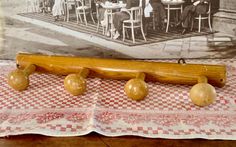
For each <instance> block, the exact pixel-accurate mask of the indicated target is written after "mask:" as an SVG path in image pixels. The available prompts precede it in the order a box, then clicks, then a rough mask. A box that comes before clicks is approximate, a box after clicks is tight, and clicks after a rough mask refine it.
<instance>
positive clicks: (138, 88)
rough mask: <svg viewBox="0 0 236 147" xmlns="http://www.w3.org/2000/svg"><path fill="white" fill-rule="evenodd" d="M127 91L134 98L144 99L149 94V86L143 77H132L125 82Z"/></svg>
mask: <svg viewBox="0 0 236 147" xmlns="http://www.w3.org/2000/svg"><path fill="white" fill-rule="evenodd" d="M125 93H126V95H127V96H128V97H129V98H131V99H132V100H137V101H139V100H143V99H144V98H145V97H146V96H147V95H148V86H147V84H146V83H145V82H144V81H143V80H141V79H131V80H129V81H128V82H127V83H126V84H125Z"/></svg>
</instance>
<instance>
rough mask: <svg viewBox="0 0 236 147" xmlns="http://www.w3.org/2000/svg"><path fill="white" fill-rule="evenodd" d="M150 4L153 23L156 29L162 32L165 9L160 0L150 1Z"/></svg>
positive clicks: (164, 21) (165, 20)
mask: <svg viewBox="0 0 236 147" xmlns="http://www.w3.org/2000/svg"><path fill="white" fill-rule="evenodd" d="M150 3H151V5H152V8H153V15H154V19H155V22H156V23H157V25H158V28H159V29H160V30H162V29H163V28H164V27H163V26H164V23H166V22H167V19H166V11H165V7H164V5H163V4H162V2H161V0H150Z"/></svg>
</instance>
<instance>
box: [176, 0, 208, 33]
mask: <svg viewBox="0 0 236 147" xmlns="http://www.w3.org/2000/svg"><path fill="white" fill-rule="evenodd" d="M191 2H192V3H191V4H190V5H188V6H186V7H185V8H184V11H183V13H182V14H181V16H180V21H179V22H178V23H177V24H176V26H181V25H182V27H183V31H182V34H185V33H186V32H187V31H188V29H189V28H190V27H191V24H192V21H193V17H194V16H195V15H196V14H206V12H207V8H208V4H209V2H210V0H191Z"/></svg>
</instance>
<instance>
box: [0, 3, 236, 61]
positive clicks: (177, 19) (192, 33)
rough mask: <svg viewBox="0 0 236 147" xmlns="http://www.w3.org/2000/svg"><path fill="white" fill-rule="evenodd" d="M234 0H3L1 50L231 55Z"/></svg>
mask: <svg viewBox="0 0 236 147" xmlns="http://www.w3.org/2000/svg"><path fill="white" fill-rule="evenodd" d="M229 1H230V2H228V1H226V0H222V1H219V0H214V1H211V0H19V1H13V0H11V1H9V0H3V1H2V2H1V10H2V12H3V13H2V14H3V15H2V16H3V18H4V21H3V24H4V25H2V26H3V29H4V30H5V31H4V32H3V34H4V35H3V49H2V51H1V52H2V53H3V54H4V55H5V58H12V57H13V55H14V54H15V53H16V52H17V51H26V52H27V51H29V52H32V51H33V52H39V53H41V52H42V53H49V54H72V55H82V56H99V57H100V56H102V57H112V58H113V57H114V58H142V59H159V58H168V59H170V58H171V59H172V58H228V57H230V58H231V57H234V56H235V55H236V53H235V51H234V48H235V34H236V33H235V28H236V27H235V26H236V25H235V24H236V19H235V18H236V11H235V9H236V2H235V1H234V0H229ZM16 30H20V31H16ZM29 34H30V35H29ZM22 36H29V37H22ZM32 36H37V37H36V39H35V37H32ZM14 38H18V41H17V42H15V39H14ZM49 40H51V41H49ZM19 42H24V45H23V44H21V43H19ZM19 44H20V49H19Z"/></svg>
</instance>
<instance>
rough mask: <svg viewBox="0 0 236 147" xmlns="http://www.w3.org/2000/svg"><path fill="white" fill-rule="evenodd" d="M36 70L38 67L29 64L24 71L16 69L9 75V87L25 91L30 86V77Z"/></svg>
mask: <svg viewBox="0 0 236 147" xmlns="http://www.w3.org/2000/svg"><path fill="white" fill-rule="evenodd" d="M35 70H36V66H35V65H33V64H28V65H27V66H26V67H25V68H24V69H23V70H19V69H16V70H14V71H12V72H10V73H9V75H8V78H7V81H8V85H9V86H11V87H12V88H13V89H15V90H17V91H23V90H25V89H27V87H28V86H29V75H30V74H32V73H33V72H34V71H35Z"/></svg>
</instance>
